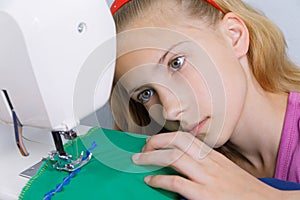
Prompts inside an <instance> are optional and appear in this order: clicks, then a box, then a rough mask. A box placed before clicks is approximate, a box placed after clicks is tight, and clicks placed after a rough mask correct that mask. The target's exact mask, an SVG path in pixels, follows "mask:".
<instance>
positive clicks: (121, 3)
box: [110, 0, 223, 15]
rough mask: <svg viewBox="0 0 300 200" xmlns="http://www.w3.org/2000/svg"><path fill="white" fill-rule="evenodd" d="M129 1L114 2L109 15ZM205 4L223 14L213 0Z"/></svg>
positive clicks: (208, 0)
mask: <svg viewBox="0 0 300 200" xmlns="http://www.w3.org/2000/svg"><path fill="white" fill-rule="evenodd" d="M129 1H130V0H115V1H114V3H113V4H112V5H111V7H110V11H111V13H112V14H113V15H114V14H115V13H116V12H117V11H118V10H119V9H120V8H121V7H122V6H124V5H125V4H126V3H128V2H129ZM205 1H206V2H207V3H209V4H211V5H212V6H213V7H215V8H216V9H218V10H219V11H221V12H223V11H222V9H221V8H220V6H218V5H217V4H216V3H215V2H214V0H205Z"/></svg>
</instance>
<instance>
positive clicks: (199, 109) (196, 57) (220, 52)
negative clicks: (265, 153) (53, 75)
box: [115, 15, 246, 147]
mask: <svg viewBox="0 0 300 200" xmlns="http://www.w3.org/2000/svg"><path fill="white" fill-rule="evenodd" d="M149 24H150V26H151V27H152V28H149ZM225 31H226V30H225V29H224V27H223V25H222V24H220V25H217V27H216V28H215V29H213V28H212V27H210V28H207V25H205V24H201V23H200V22H199V21H197V20H192V19H191V18H189V19H186V18H185V19H184V17H178V15H174V16H173V17H169V18H168V19H161V18H160V19H157V18H155V17H151V18H149V19H140V20H136V21H135V23H134V26H133V25H131V26H127V29H126V31H125V32H122V33H120V34H119V35H118V58H117V63H116V74H115V81H116V82H118V81H119V82H120V83H121V84H122V85H123V86H124V87H125V89H126V91H127V92H128V94H129V95H130V96H131V97H132V98H133V99H134V100H135V101H137V102H139V103H141V104H143V105H144V106H145V108H146V109H147V110H148V111H149V113H150V115H151V116H152V118H153V119H154V120H155V121H157V122H158V123H160V124H163V125H164V126H165V127H166V128H167V129H168V130H170V131H176V130H180V131H185V132H189V133H191V134H193V135H194V136H196V137H198V138H200V139H201V140H203V141H206V143H207V144H209V145H210V146H214V147H218V146H221V145H223V144H224V143H225V142H226V141H228V139H229V138H230V137H231V136H232V134H233V133H234V130H235V128H236V125H237V123H238V121H239V116H240V115H241V112H242V108H243V104H244V101H245V96H246V78H245V73H244V70H243V67H242V66H241V64H240V62H239V61H240V59H239V58H237V56H236V53H235V50H234V48H233V47H232V42H231V41H230V39H228V37H226V33H225ZM129 131H130V130H129Z"/></svg>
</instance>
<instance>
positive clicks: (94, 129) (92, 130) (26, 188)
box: [19, 127, 100, 200]
mask: <svg viewBox="0 0 300 200" xmlns="http://www.w3.org/2000/svg"><path fill="white" fill-rule="evenodd" d="M99 129H100V127H94V128H91V129H90V130H89V131H88V133H87V134H85V135H82V136H80V137H78V138H76V139H75V140H74V142H75V141H76V142H77V140H79V139H80V138H85V137H87V136H89V135H91V134H92V133H94V132H96V131H97V130H99ZM69 146H71V143H70V142H68V143H67V144H65V148H68V147H69ZM47 167H48V164H47V163H45V164H44V165H43V166H42V167H41V168H40V170H39V172H38V173H37V174H36V175H35V176H33V177H32V178H31V179H30V180H29V181H28V182H27V184H26V185H25V187H24V188H23V189H22V191H21V193H20V195H19V200H23V199H24V196H25V193H26V192H27V191H28V190H29V189H30V187H31V186H32V184H33V183H34V182H35V181H36V180H37V179H38V178H39V177H40V176H41V175H42V174H43V173H44V172H45V170H46V169H47Z"/></svg>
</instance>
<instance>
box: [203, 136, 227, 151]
mask: <svg viewBox="0 0 300 200" xmlns="http://www.w3.org/2000/svg"><path fill="white" fill-rule="evenodd" d="M197 138H198V139H199V140H201V141H202V142H204V143H205V144H206V145H208V146H210V147H211V148H219V147H221V146H223V145H224V144H225V143H226V142H227V141H225V140H224V138H222V137H218V138H215V137H209V136H208V135H207V134H199V135H197Z"/></svg>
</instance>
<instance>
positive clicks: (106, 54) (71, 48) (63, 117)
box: [0, 0, 116, 199]
mask: <svg viewBox="0 0 300 200" xmlns="http://www.w3.org/2000/svg"><path fill="white" fill-rule="evenodd" d="M0 27H1V31H0V122H3V123H2V124H1V123H0V152H1V155H2V156H1V157H0V163H1V173H0V179H1V180H2V181H0V199H16V198H17V196H18V193H19V192H20V188H22V185H21V186H20V184H24V183H25V182H26V180H24V179H23V178H22V177H19V173H20V172H21V170H20V169H22V170H24V169H26V168H28V167H29V166H30V165H33V164H35V163H36V162H37V161H39V160H40V159H41V158H42V157H45V156H47V154H46V155H45V152H46V151H49V150H53V145H51V143H53V141H49V135H50V133H49V131H70V130H72V129H74V128H76V127H78V126H79V122H80V120H81V119H82V118H84V117H85V116H87V115H88V114H90V113H93V112H94V111H96V110H97V109H98V108H100V107H101V106H103V105H104V104H105V103H106V102H107V100H108V98H109V95H110V90H111V85H112V79H113V74H114V65H115V63H114V61H115V56H116V49H115V48H116V45H115V38H114V36H115V25H114V22H113V19H112V16H111V13H110V10H109V7H108V5H107V3H106V1H105V0H76V1H73V0H51V1H49V0H48V1H47V0H46V1H40V0H27V1H22V0H1V2H0ZM12 110H13V111H14V112H15V113H16V115H17V117H18V120H19V121H20V123H21V124H22V126H25V131H27V132H26V137H27V138H28V139H29V140H31V141H25V144H26V145H30V144H31V145H32V147H33V148H31V147H29V152H30V151H33V152H30V153H31V155H30V156H29V157H26V159H25V158H23V157H22V156H21V155H20V154H19V153H17V152H16V151H15V150H16V149H17V148H16V147H15V146H14V147H13V148H12V145H11V144H12V143H11V141H13V140H14V133H13V130H12V127H11V125H12V124H13V123H14V122H15V121H14V120H13V114H12ZM30 127H35V128H34V129H31V128H30ZM36 128H38V129H36ZM79 129H80V127H79ZM83 130H84V131H86V129H83ZM27 133H29V134H27ZM43 135H45V137H44V136H43ZM20 139H22V138H20ZM43 141H45V143H46V145H45V144H43V143H44V142H43ZM37 158H39V159H38V160H37ZM16 162H17V163H16ZM29 163H30V165H29Z"/></svg>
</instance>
